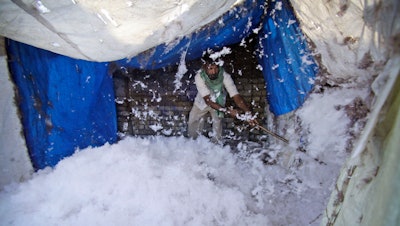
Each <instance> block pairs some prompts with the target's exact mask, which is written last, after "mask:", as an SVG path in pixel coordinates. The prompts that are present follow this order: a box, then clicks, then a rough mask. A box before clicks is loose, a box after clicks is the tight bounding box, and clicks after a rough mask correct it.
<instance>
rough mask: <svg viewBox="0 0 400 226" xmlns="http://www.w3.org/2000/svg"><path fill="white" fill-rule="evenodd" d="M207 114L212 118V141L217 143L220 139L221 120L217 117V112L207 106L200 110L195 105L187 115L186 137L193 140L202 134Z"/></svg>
mask: <svg viewBox="0 0 400 226" xmlns="http://www.w3.org/2000/svg"><path fill="white" fill-rule="evenodd" d="M207 113H210V114H211V118H212V129H213V135H212V137H213V139H215V140H217V141H219V140H221V137H222V122H221V118H220V117H218V115H217V111H216V110H214V109H212V108H211V107H209V106H207V107H206V108H205V109H204V110H200V109H199V108H198V107H197V106H196V104H194V105H193V108H192V110H191V111H190V113H189V121H188V135H189V137H192V138H193V139H196V138H197V137H198V135H199V134H201V133H202V132H203V129H204V121H205V119H204V118H205V117H204V116H205V115H206V114H207Z"/></svg>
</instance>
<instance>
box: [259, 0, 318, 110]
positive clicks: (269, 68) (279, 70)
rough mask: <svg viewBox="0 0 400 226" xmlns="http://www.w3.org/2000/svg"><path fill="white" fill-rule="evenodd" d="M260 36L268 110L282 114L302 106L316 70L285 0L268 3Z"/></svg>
mask: <svg viewBox="0 0 400 226" xmlns="http://www.w3.org/2000/svg"><path fill="white" fill-rule="evenodd" d="M260 35H261V36H260V37H261V40H260V44H261V46H260V48H261V49H262V57H261V59H260V62H261V65H262V67H263V74H264V78H265V82H266V90H267V100H268V103H269V106H270V111H271V112H272V113H274V114H275V115H282V114H286V113H288V112H291V111H293V110H295V109H297V108H299V107H300V106H301V105H302V104H303V103H304V101H305V99H306V97H307V94H308V93H309V91H310V90H311V89H312V88H313V84H314V78H315V75H316V74H317V73H318V67H317V65H316V64H315V62H314V59H313V56H312V55H311V51H310V50H309V48H308V45H307V42H306V38H305V36H304V35H303V33H302V31H301V29H300V26H299V23H298V21H297V19H296V17H295V16H294V12H293V9H292V7H291V5H290V4H289V2H288V1H287V0H283V1H271V4H270V5H268V12H267V14H266V16H265V17H264V21H263V29H262V32H261V34H260Z"/></svg>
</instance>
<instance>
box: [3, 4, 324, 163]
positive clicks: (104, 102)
mask: <svg viewBox="0 0 400 226" xmlns="http://www.w3.org/2000/svg"><path fill="white" fill-rule="evenodd" d="M268 8H269V11H268V14H267V15H265V14H264V13H265V1H263V0H257V1H253V0H246V1H245V2H244V3H243V4H241V5H238V6H236V7H235V8H233V9H231V10H230V11H229V12H227V13H225V14H224V15H222V16H221V18H220V19H218V20H216V21H214V22H212V23H210V24H209V25H207V26H206V27H204V28H202V29H200V30H198V31H197V32H195V33H193V34H191V35H189V36H185V37H182V38H181V39H179V40H176V41H175V42H172V43H168V44H162V45H159V46H157V47H155V48H153V49H150V50H147V51H145V52H143V53H142V54H139V55H137V56H136V57H134V58H131V59H121V60H119V61H116V64H117V65H118V66H119V67H135V68H141V69H156V68H162V67H164V66H168V65H171V64H176V63H177V62H179V61H180V58H181V57H182V56H185V59H186V60H192V59H196V58H198V57H200V56H201V54H202V53H203V51H204V50H206V49H208V48H212V49H214V50H218V49H219V48H222V47H224V46H226V45H230V44H234V43H238V42H240V41H241V40H242V39H243V38H245V37H247V36H248V35H249V34H251V33H254V32H255V31H258V29H259V28H260V27H262V32H260V33H259V36H260V44H261V49H262V51H263V54H262V58H261V60H260V63H261V66H262V68H263V73H264V76H265V79H266V83H267V90H268V96H267V97H268V101H269V105H270V108H271V111H272V113H274V114H276V115H280V114H285V113H287V112H289V111H292V110H295V109H297V108H298V107H300V106H301V105H302V103H303V102H304V100H305V97H306V95H307V93H308V91H309V90H310V89H311V88H312V81H313V78H314V77H315V73H316V71H317V67H316V65H315V63H314V61H313V60H312V56H311V55H310V53H309V50H308V48H307V43H306V41H305V38H304V36H303V35H302V33H301V31H300V28H299V25H298V23H297V21H296V19H295V17H294V15H293V10H292V8H291V6H290V4H289V3H288V2H287V1H277V2H271V5H269V6H268ZM260 23H261V24H260ZM262 23H263V24H262ZM261 25H263V26H261ZM7 48H8V49H7V51H8V56H9V58H10V63H9V68H10V71H11V73H12V76H13V78H14V81H15V83H16V84H17V86H18V91H19V94H20V97H21V100H20V109H21V112H22V120H23V126H24V134H25V137H26V141H27V146H28V150H29V153H30V157H31V160H32V162H33V165H34V167H35V168H36V169H41V168H44V167H46V166H54V165H55V164H57V162H58V161H59V160H60V159H62V158H64V157H66V156H69V155H71V154H72V153H73V152H74V150H76V149H77V148H84V147H87V146H90V145H93V146H97V145H102V144H104V143H106V142H110V143H112V142H114V141H116V139H117V129H116V128H117V126H116V112H115V105H114V94H113V82H112V78H111V77H110V76H108V75H107V70H108V63H95V62H87V61H83V60H76V59H72V58H69V57H66V56H61V55H58V54H55V53H51V52H48V51H46V50H41V49H37V48H35V47H31V46H28V45H26V44H22V43H19V42H15V41H11V40H10V41H9V42H8V45H7Z"/></svg>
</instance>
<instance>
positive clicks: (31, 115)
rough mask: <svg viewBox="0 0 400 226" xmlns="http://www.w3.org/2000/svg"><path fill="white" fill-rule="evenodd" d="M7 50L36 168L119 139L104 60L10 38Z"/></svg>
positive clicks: (30, 153) (110, 82) (26, 135)
mask: <svg viewBox="0 0 400 226" xmlns="http://www.w3.org/2000/svg"><path fill="white" fill-rule="evenodd" d="M6 48H7V53H8V60H9V69H10V71H11V75H12V78H13V80H14V82H15V83H16V86H17V88H18V94H19V95H18V97H19V100H18V102H19V103H18V104H19V107H20V111H21V113H22V125H23V127H24V135H25V139H26V144H27V147H28V151H29V155H30V158H31V161H32V164H33V167H34V168H35V169H36V170H37V169H43V168H45V167H46V166H54V165H56V164H57V163H58V161H60V160H61V159H62V158H64V157H67V156H69V155H71V154H73V152H74V151H75V150H76V149H79V148H85V147H88V146H98V145H103V144H105V143H107V142H109V143H113V142H115V141H116V140H117V126H116V110H115V103H114V91H113V82H112V78H111V77H110V76H109V75H107V67H108V65H107V64H106V63H94V62H88V61H83V60H75V59H72V58H69V57H65V56H61V55H58V54H55V53H52V52H49V51H46V50H41V49H38V48H35V47H32V46H29V45H26V44H23V43H19V42H16V41H12V40H7V41H6Z"/></svg>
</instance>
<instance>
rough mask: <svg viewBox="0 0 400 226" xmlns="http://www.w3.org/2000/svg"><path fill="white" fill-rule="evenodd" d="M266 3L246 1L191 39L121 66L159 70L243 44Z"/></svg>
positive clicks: (154, 49)
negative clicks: (207, 51)
mask: <svg viewBox="0 0 400 226" xmlns="http://www.w3.org/2000/svg"><path fill="white" fill-rule="evenodd" d="M264 4H265V1H264V0H257V1H253V0H246V1H245V2H244V3H243V4H241V5H239V6H236V7H234V8H233V9H231V10H229V11H228V12H227V13H225V14H224V15H222V16H221V18H220V19H218V20H216V21H214V22H212V23H210V24H208V25H207V26H206V27H204V28H202V29H200V30H199V31H197V32H195V33H192V34H191V35H189V36H185V37H182V38H181V39H179V40H176V41H174V42H172V43H168V44H162V45H159V46H157V47H155V48H153V49H150V50H148V51H146V52H144V53H141V54H139V55H138V56H136V57H134V58H132V59H128V60H127V59H122V60H120V61H118V62H117V63H118V64H119V65H120V66H124V67H134V68H141V69H146V70H149V69H159V68H162V67H165V66H168V65H171V64H176V63H178V62H179V61H180V58H181V55H182V54H183V53H185V59H186V60H188V61H190V60H194V59H197V58H199V57H201V56H202V54H203V51H205V50H207V49H208V48H211V49H214V50H219V49H221V48H222V47H224V46H227V45H230V44H235V43H238V42H240V41H241V40H242V39H243V38H246V37H247V36H248V35H249V34H251V33H253V29H256V28H257V27H258V26H259V25H260V22H261V18H262V15H263V14H264Z"/></svg>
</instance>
